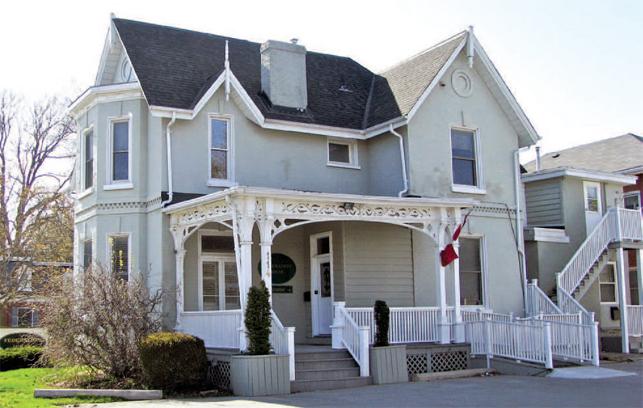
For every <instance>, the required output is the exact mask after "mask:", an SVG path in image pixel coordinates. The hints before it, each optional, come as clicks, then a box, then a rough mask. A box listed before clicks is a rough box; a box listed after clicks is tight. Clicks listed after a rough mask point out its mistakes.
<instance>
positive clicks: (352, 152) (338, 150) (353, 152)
mask: <svg viewBox="0 0 643 408" xmlns="http://www.w3.org/2000/svg"><path fill="white" fill-rule="evenodd" d="M327 144H328V147H327V151H328V157H327V162H326V164H327V165H329V166H335V167H348V168H354V169H358V168H359V163H358V155H357V142H355V141H345V140H336V139H328V141H327Z"/></svg>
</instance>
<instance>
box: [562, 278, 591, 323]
mask: <svg viewBox="0 0 643 408" xmlns="http://www.w3.org/2000/svg"><path fill="white" fill-rule="evenodd" d="M556 296H557V297H558V305H559V306H560V309H561V310H562V311H563V313H566V314H570V315H577V314H580V315H581V316H582V319H583V323H584V324H593V323H594V312H589V311H587V310H586V309H585V308H584V307H583V306H582V305H581V304H580V303H578V301H577V300H576V299H574V298H573V297H572V295H570V294H569V293H567V292H566V291H565V290H564V289H562V288H561V287H558V290H557V292H556Z"/></svg>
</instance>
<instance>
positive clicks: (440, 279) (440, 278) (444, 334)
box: [435, 208, 451, 344]
mask: <svg viewBox="0 0 643 408" xmlns="http://www.w3.org/2000/svg"><path fill="white" fill-rule="evenodd" d="M440 218H441V222H440V226H439V228H438V234H437V240H436V242H437V248H436V252H435V270H436V277H437V282H436V283H437V284H436V285H435V287H436V299H437V301H438V307H439V308H440V322H439V323H438V339H439V341H440V344H447V343H449V342H450V341H451V333H450V332H451V330H450V329H451V327H450V325H449V318H448V316H447V289H446V268H445V267H444V266H442V262H441V260H440V251H441V250H442V249H444V245H445V243H446V239H445V238H446V236H445V230H446V226H447V224H446V210H445V209H444V208H441V209H440Z"/></svg>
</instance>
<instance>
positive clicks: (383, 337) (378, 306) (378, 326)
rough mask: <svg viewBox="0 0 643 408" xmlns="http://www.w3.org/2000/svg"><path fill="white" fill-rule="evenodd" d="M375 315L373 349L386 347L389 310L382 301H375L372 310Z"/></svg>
mask: <svg viewBox="0 0 643 408" xmlns="http://www.w3.org/2000/svg"><path fill="white" fill-rule="evenodd" d="M373 313H374V314H375V344H373V346H374V347H386V346H388V326H389V315H390V310H389V308H388V305H387V304H386V302H385V301H383V300H376V301H375V307H374V308H373Z"/></svg>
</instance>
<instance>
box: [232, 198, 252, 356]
mask: <svg viewBox="0 0 643 408" xmlns="http://www.w3.org/2000/svg"><path fill="white" fill-rule="evenodd" d="M242 200H243V201H241V202H238V203H236V204H237V208H236V211H235V222H234V223H233V234H235V236H236V239H235V243H236V244H237V245H236V247H237V248H235V250H238V252H239V254H238V257H237V277H238V279H239V303H240V304H241V315H242V320H241V328H240V330H241V333H240V341H239V348H240V349H241V350H242V351H244V350H246V349H247V348H248V342H247V337H246V335H245V331H246V330H245V324H244V323H243V316H244V315H245V311H246V305H247V303H248V290H249V289H250V287H251V286H252V229H253V227H254V224H255V213H254V212H255V207H256V203H255V200H254V198H249V197H245V198H243V199H242Z"/></svg>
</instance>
